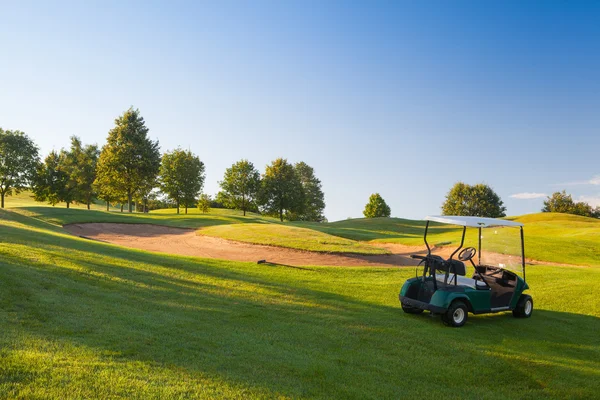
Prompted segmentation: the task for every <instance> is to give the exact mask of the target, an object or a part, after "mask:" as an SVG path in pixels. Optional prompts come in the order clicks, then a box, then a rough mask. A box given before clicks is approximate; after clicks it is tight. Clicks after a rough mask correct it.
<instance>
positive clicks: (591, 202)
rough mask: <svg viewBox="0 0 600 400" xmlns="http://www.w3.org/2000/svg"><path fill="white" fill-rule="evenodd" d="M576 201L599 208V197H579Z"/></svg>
mask: <svg viewBox="0 0 600 400" xmlns="http://www.w3.org/2000/svg"><path fill="white" fill-rule="evenodd" d="M577 201H583V202H584V203H588V204H589V205H590V206H592V207H598V206H600V196H579V199H577Z"/></svg>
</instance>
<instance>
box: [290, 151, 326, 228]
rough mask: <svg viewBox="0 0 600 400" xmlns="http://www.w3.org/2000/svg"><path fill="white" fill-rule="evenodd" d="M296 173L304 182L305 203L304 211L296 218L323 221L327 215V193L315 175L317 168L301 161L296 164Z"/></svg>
mask: <svg viewBox="0 0 600 400" xmlns="http://www.w3.org/2000/svg"><path fill="white" fill-rule="evenodd" d="M294 169H295V170H296V174H297V175H298V177H299V178H300V182H301V183H302V189H303V190H304V205H303V207H302V213H300V214H298V215H297V216H296V218H295V219H297V220H300V221H314V222H323V221H324V220H325V216H324V215H323V210H324V209H325V194H324V193H323V190H322V189H321V181H320V180H319V179H317V177H316V176H315V170H314V169H313V168H312V167H311V166H309V165H308V164H306V163H305V162H299V163H296V164H295V165H294Z"/></svg>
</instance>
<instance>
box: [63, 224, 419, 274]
mask: <svg viewBox="0 0 600 400" xmlns="http://www.w3.org/2000/svg"><path fill="white" fill-rule="evenodd" d="M64 229H65V230H67V231H68V232H69V233H71V234H74V235H77V236H81V237H85V238H89V239H94V240H100V241H103V242H108V243H113V244H118V245H121V246H125V247H133V248H136V249H142V250H148V251H157V252H162V253H170V254H179V255H184V256H195V257H205V258H218V259H222V260H234V261H252V262H256V261H258V260H267V261H269V262H273V263H278V264H286V265H294V266H300V265H326V266H407V265H416V264H417V262H416V261H415V260H413V259H411V258H410V255H411V254H415V253H423V252H424V248H422V247H414V246H402V245H396V244H394V245H383V244H382V245H381V247H385V248H389V249H390V250H391V251H392V252H393V253H394V254H391V255H352V254H330V253H316V252H311V251H300V250H293V249H286V248H282V247H273V246H262V245H254V244H249V243H242V242H233V241H229V240H224V239H219V238H214V237H209V236H202V235H197V234H196V231H195V230H193V229H182V228H171V227H167V226H159V225H149V224H114V223H89V224H70V225H65V226H64Z"/></svg>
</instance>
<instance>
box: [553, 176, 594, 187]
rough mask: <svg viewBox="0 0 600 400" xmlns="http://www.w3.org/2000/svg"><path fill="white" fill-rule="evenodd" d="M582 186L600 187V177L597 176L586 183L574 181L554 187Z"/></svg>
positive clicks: (556, 184) (557, 184)
mask: <svg viewBox="0 0 600 400" xmlns="http://www.w3.org/2000/svg"><path fill="white" fill-rule="evenodd" d="M580 185H594V186H598V185H600V175H595V176H594V177H593V178H592V179H588V180H585V181H573V182H566V183H555V184H554V185H552V186H580Z"/></svg>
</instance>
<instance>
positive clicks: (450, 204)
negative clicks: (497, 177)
mask: <svg viewBox="0 0 600 400" xmlns="http://www.w3.org/2000/svg"><path fill="white" fill-rule="evenodd" d="M505 212H506V207H505V206H504V203H503V202H502V200H501V199H500V196H498V194H496V192H494V190H493V189H492V188H491V187H490V186H488V185H486V184H484V183H479V184H476V185H468V184H466V183H463V182H458V183H456V184H455V185H454V186H453V187H452V188H451V189H450V191H449V192H448V194H447V195H446V200H445V201H444V204H443V205H442V214H443V215H463V216H469V215H470V216H475V217H488V218H500V217H505V216H506V213H505Z"/></svg>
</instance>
